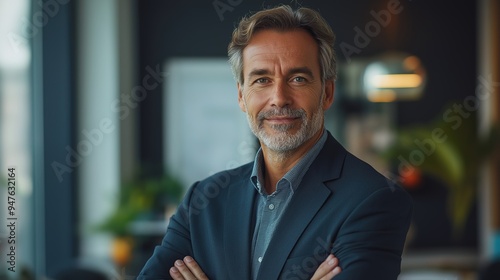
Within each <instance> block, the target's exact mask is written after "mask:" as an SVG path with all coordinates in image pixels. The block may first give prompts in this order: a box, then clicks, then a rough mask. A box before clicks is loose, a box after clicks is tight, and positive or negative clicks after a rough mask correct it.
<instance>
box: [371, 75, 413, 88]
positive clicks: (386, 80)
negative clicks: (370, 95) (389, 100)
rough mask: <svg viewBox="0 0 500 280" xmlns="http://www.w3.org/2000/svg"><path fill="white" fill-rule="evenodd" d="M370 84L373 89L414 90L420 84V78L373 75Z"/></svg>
mask: <svg viewBox="0 0 500 280" xmlns="http://www.w3.org/2000/svg"><path fill="white" fill-rule="evenodd" d="M370 84H371V86H372V87H375V88H416V87H419V86H420V85H421V84H422V77H420V76H419V75H417V74H385V75H373V76H372V77H370Z"/></svg>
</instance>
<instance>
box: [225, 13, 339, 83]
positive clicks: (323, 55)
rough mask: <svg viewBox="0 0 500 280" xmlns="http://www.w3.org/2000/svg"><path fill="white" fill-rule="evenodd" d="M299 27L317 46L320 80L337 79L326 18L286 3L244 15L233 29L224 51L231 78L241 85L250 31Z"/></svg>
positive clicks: (333, 36) (333, 35)
mask: <svg viewBox="0 0 500 280" xmlns="http://www.w3.org/2000/svg"><path fill="white" fill-rule="evenodd" d="M299 28H302V29H304V30H306V31H307V32H309V34H311V36H312V37H313V38H314V39H315V40H316V42H317V43H318V46H319V65H320V68H321V69H320V70H321V80H322V81H323V82H324V81H326V80H335V79H336V78H337V60H336V57H335V50H334V49H333V45H334V43H335V34H334V33H333V31H332V29H331V27H330V25H329V24H328V23H327V22H326V20H325V19H324V18H323V17H322V16H321V15H320V14H319V13H318V12H317V11H314V10H312V9H309V8H299V9H297V10H295V11H294V10H293V9H292V8H291V7H290V6H288V5H281V6H278V7H275V8H271V9H267V10H262V11H259V12H257V13H255V14H253V15H251V16H249V17H248V16H247V17H244V18H243V19H241V21H240V22H239V24H238V26H237V27H236V28H235V29H234V31H233V36H232V39H231V42H230V43H229V46H228V49H227V54H228V56H229V63H230V64H231V69H232V71H233V75H234V78H235V79H236V81H238V82H239V83H240V84H243V49H244V48H245V47H246V46H247V45H248V43H249V42H250V40H251V38H252V36H253V34H255V32H257V31H259V30H265V29H271V30H273V29H274V30H278V31H291V30H294V29H299Z"/></svg>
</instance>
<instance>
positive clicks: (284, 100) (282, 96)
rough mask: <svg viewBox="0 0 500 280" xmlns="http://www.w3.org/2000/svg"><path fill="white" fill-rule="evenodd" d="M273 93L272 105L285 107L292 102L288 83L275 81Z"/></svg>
mask: <svg viewBox="0 0 500 280" xmlns="http://www.w3.org/2000/svg"><path fill="white" fill-rule="evenodd" d="M271 94H272V96H271V106H273V107H278V108H283V107H286V106H289V105H291V104H292V98H291V95H290V92H289V89H288V88H287V85H286V83H283V82H277V83H275V84H274V87H273V89H272V93H271Z"/></svg>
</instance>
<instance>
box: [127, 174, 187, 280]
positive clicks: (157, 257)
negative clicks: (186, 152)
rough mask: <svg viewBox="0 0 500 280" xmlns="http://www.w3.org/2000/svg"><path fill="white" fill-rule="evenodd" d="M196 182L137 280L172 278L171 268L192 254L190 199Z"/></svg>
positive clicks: (171, 219)
mask: <svg viewBox="0 0 500 280" xmlns="http://www.w3.org/2000/svg"><path fill="white" fill-rule="evenodd" d="M196 185H197V183H195V184H194V185H193V186H191V188H189V190H188V191H187V193H186V195H185V196H184V199H183V201H182V203H181V204H180V205H179V207H178V208H177V212H176V213H175V214H174V215H173V216H172V217H171V218H170V221H169V224H168V229H167V232H166V234H165V236H164V237H163V241H162V243H161V245H159V246H156V248H155V250H154V252H153V255H152V256H151V257H150V259H149V260H148V261H147V262H146V264H145V265H144V267H143V268H142V271H141V272H140V273H139V276H138V277H137V280H153V279H154V280H160V279H172V278H171V277H170V273H169V270H170V268H171V267H172V266H173V265H174V262H175V261H176V260H178V259H182V258H184V257H185V256H192V255H193V254H192V251H193V250H192V245H191V244H192V243H191V234H190V230H189V215H190V209H191V208H190V201H191V197H192V194H193V190H194V188H195V187H196Z"/></svg>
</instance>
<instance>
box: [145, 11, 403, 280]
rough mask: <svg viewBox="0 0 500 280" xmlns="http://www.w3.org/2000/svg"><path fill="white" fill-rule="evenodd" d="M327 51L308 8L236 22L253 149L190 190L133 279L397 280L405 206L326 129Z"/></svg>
mask: <svg viewBox="0 0 500 280" xmlns="http://www.w3.org/2000/svg"><path fill="white" fill-rule="evenodd" d="M334 40H335V36H334V34H333V32H332V30H331V28H330V27H329V25H328V24H327V23H326V21H325V20H324V19H323V18H322V17H321V16H320V15H319V14H318V13H317V12H315V11H313V10H311V9H307V8H300V9H298V10H295V11H294V10H293V9H292V8H290V7H289V6H279V7H276V8H272V9H267V10H263V11H259V12H257V13H255V14H253V15H251V16H249V17H246V18H243V19H242V20H241V22H240V23H239V25H238V27H237V28H236V29H235V30H234V32H233V36H232V40H231V43H230V44H229V48H228V54H229V61H230V63H231V66H232V69H233V72H234V75H235V77H236V79H237V87H238V102H239V106H240V108H241V110H242V111H243V112H245V113H246V115H247V118H248V122H249V124H250V128H251V129H252V131H253V133H254V134H255V135H256V136H257V138H258V139H259V141H260V144H261V149H260V150H259V151H258V152H257V155H256V157H255V161H254V162H252V163H249V164H246V165H243V166H241V167H238V168H236V169H233V170H227V171H223V172H220V173H218V174H215V175H213V176H210V177H208V178H206V179H205V180H202V181H200V182H197V183H195V184H194V185H193V186H191V188H190V189H189V190H188V192H187V194H186V196H185V198H184V201H183V202H182V204H181V205H180V206H179V208H178V210H177V213H176V214H175V215H174V216H173V217H172V218H171V220H170V223H169V227H168V230H167V232H166V235H165V237H164V239H163V242H162V244H161V245H160V246H158V247H156V249H155V251H154V253H153V255H152V257H151V258H150V259H149V261H148V262H147V263H146V265H145V266H144V268H143V270H142V272H141V274H140V276H139V278H138V279H212V280H221V279H231V280H242V279H259V280H260V279H262V280H270V279H315V280H316V279H331V278H333V277H335V279H341V280H343V279H351V280H352V279H383V280H390V279H396V278H397V276H398V274H399V272H400V263H401V254H402V250H403V245H404V242H405V237H406V233H407V230H408V227H409V224H410V217H411V210H412V206H411V199H410V197H409V196H408V194H407V193H406V192H404V191H403V190H402V189H400V188H399V187H397V186H394V185H392V184H390V183H389V182H388V180H387V179H386V178H385V177H383V176H382V175H380V174H379V173H377V172H376V171H375V170H374V169H373V168H372V167H371V166H369V165H368V164H366V163H364V162H363V161H361V160H359V159H357V158H356V157H354V156H353V155H352V154H350V153H349V152H347V151H346V150H345V149H344V148H343V147H342V146H341V145H340V144H339V143H338V142H337V141H336V140H335V139H334V138H333V137H332V136H331V135H330V133H329V132H327V131H326V130H325V128H324V112H325V110H327V109H328V108H329V107H330V106H331V104H332V102H333V93H334V81H335V77H336V62H335V54H334V49H333V44H334ZM228 133H229V132H228ZM340 268H341V269H340Z"/></svg>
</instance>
